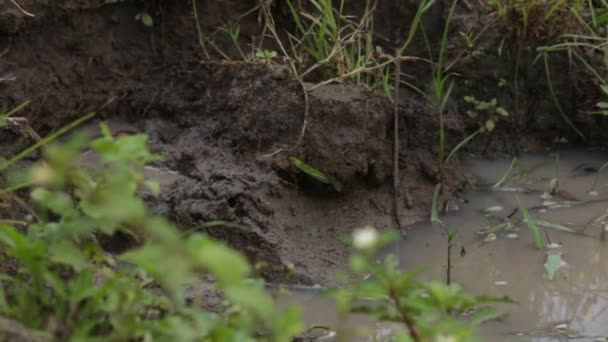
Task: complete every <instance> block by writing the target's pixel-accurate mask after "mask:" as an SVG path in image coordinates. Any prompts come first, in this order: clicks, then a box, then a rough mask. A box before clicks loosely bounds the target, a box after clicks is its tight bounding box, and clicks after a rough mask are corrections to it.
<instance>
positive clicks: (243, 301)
mask: <svg viewBox="0 0 608 342" xmlns="http://www.w3.org/2000/svg"><path fill="white" fill-rule="evenodd" d="M226 265H229V264H225V265H224V268H229V267H226ZM223 292H224V294H225V295H226V298H228V299H229V300H230V301H231V302H232V303H234V304H236V305H238V306H240V307H242V308H244V309H246V310H247V311H251V312H253V313H255V314H257V315H258V316H259V317H261V318H262V319H264V320H265V321H266V322H267V323H271V321H272V313H273V311H274V307H275V305H274V301H273V300H272V297H271V296H270V294H268V293H267V292H265V291H263V290H261V289H256V288H253V287H251V286H229V287H226V288H224V289H223Z"/></svg>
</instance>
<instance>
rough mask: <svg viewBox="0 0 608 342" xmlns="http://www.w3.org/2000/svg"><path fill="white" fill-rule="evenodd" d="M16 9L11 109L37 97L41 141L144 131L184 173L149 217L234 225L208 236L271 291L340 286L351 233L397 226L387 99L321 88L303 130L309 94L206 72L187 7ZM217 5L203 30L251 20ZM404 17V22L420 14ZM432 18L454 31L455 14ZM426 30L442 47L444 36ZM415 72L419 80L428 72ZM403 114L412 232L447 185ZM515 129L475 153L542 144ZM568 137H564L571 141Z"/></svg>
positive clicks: (5, 22) (288, 85) (415, 117)
mask: <svg viewBox="0 0 608 342" xmlns="http://www.w3.org/2000/svg"><path fill="white" fill-rule="evenodd" d="M20 3H21V5H22V6H23V7H24V8H27V9H28V11H31V12H32V13H35V15H36V17H34V18H28V17H27V16H24V14H23V13H22V12H20V11H16V10H15V9H14V8H10V5H4V6H5V7H4V8H2V9H1V10H0V24H1V25H0V58H1V60H2V64H1V65H0V92H1V94H2V95H1V96H2V98H1V101H2V104H3V105H5V106H7V107H13V106H15V105H17V104H19V103H21V102H23V101H26V100H30V101H31V105H30V106H29V107H28V108H27V110H26V111H24V112H22V113H20V114H21V115H23V116H24V117H26V118H27V119H28V120H29V122H30V124H31V126H32V127H33V129H34V130H35V131H37V132H39V133H40V134H45V133H48V132H50V131H52V130H54V129H56V128H58V127H60V126H62V125H64V124H66V123H68V122H70V121H71V120H73V119H74V118H76V117H78V116H80V115H82V113H85V112H88V111H96V112H98V117H97V119H98V120H107V121H109V122H110V123H111V125H115V130H125V131H128V132H143V133H146V134H148V135H149V136H150V145H151V148H152V150H153V151H155V152H157V153H160V154H162V155H163V156H165V157H166V159H167V161H166V163H165V164H164V167H167V168H169V169H171V170H174V171H176V172H177V173H178V176H176V177H175V179H174V180H171V182H169V183H168V184H166V186H165V187H163V191H162V194H161V195H160V196H159V197H157V198H150V204H151V206H152V207H153V208H154V210H155V211H156V212H159V213H162V214H165V215H167V216H168V217H169V218H170V219H171V220H173V221H174V222H176V223H177V224H178V225H179V226H180V227H183V228H184V229H192V228H193V227H194V228H197V227H198V228H200V227H202V226H203V225H204V224H205V223H208V222H213V221H222V222H224V223H225V224H224V225H220V226H217V227H213V228H200V229H201V230H204V231H206V232H207V233H209V234H210V235H212V236H214V237H217V238H219V239H222V240H223V241H225V242H226V243H227V244H229V245H231V246H232V247H235V248H236V249H238V250H241V251H243V252H244V253H245V254H246V255H247V256H248V257H249V258H250V259H251V260H252V261H253V262H254V263H256V265H257V266H258V269H259V270H260V273H261V274H262V275H263V276H265V277H266V278H267V279H269V280H271V281H274V282H287V283H298V284H304V285H312V284H315V283H320V284H324V285H327V284H331V283H332V282H333V280H332V275H333V273H334V270H335V269H336V268H337V267H339V265H341V264H342V263H343V262H344V261H345V260H346V257H347V256H348V253H349V251H348V249H347V248H346V247H344V244H343V243H342V242H341V238H343V237H344V236H347V235H348V234H349V233H350V232H351V230H352V229H354V228H357V227H360V226H363V225H367V224H369V225H374V226H376V227H379V228H384V227H394V217H393V212H392V205H393V204H392V203H393V188H392V185H391V184H392V167H391V165H392V156H391V146H392V135H391V134H392V133H391V132H392V126H391V125H392V120H391V117H392V108H391V107H392V106H391V104H390V102H389V101H388V100H387V99H386V98H385V97H383V96H382V95H379V94H374V93H370V92H368V91H366V90H363V89H359V88H354V87H352V86H349V85H346V84H339V85H328V86H325V87H321V88H317V89H316V90H315V91H312V92H311V93H310V111H309V115H308V116H309V117H307V118H305V110H304V108H305V99H304V95H303V93H302V89H301V85H300V84H299V83H298V82H297V81H296V80H295V79H294V78H293V77H292V76H291V75H290V74H289V72H287V71H286V70H284V69H282V68H280V67H279V68H277V67H268V66H264V65H251V64H243V63H228V64H226V63H201V58H200V57H201V56H200V47H199V46H198V42H197V33H196V26H195V22H194V20H193V16H192V12H191V8H190V7H189V6H188V5H187V4H185V3H177V2H171V3H168V2H163V1H154V2H149V3H146V4H141V3H138V2H125V3H120V4H117V5H105V3H104V1H57V2H56V3H54V4H51V3H47V2H34V1H21V2H20ZM210 3H212V4H211V5H208V6H211V7H209V8H204V9H203V10H209V11H207V12H204V13H203V12H201V16H202V19H203V21H204V22H206V23H207V24H206V25H211V23H213V22H214V21H213V20H212V18H213V17H217V16H218V15H219V14H222V15H226V16H227V17H231V16H235V15H236V14H239V13H243V12H245V11H246V10H247V9H248V8H246V7H247V6H246V5H247V4H246V3H240V2H239V5H238V6H236V5H235V6H233V7H231V8H229V9H228V7H226V6H228V5H227V4H221V3H214V2H210ZM229 3H230V2H229ZM233 5H234V4H233ZM7 6H8V7H7ZM408 6H410V5H408ZM406 7H407V6H406ZM410 7H411V6H410ZM142 8H143V9H145V10H146V11H147V12H148V13H150V14H151V15H152V16H153V18H154V20H155V25H154V27H152V28H148V27H146V26H144V25H142V23H140V22H138V21H136V20H134V17H135V16H136V15H137V14H138V13H140V11H141V10H142ZM382 8H383V10H382V11H384V12H382V13H385V12H386V11H387V10H390V8H389V7H386V6H384V7H382ZM408 8H409V7H407V8H405V7H404V8H399V9H398V10H397V11H396V12H397V14H399V15H401V14H403V15H405V16H408V15H411V14H412V13H411V12H412V11H411V9H409V10H408ZM412 8H413V7H412ZM279 10H280V9H277V11H279ZM435 12H437V13H435ZM435 12H434V13H433V14H432V15H433V16H434V17H439V18H442V16H443V10H440V11H435ZM210 17H211V18H210ZM206 19H209V20H207V21H205V20H206ZM215 21H217V18H216V20H215ZM430 21H431V20H429V22H430ZM396 22H397V18H396V17H392V20H389V21H388V22H387V25H388V26H387V27H388V29H387V28H383V29H382V28H381V29H380V30H381V31H382V30H392V29H393V28H392V27H393V26H395V25H396V24H395V23H396ZM441 23H442V20H439V21H438V22H437V23H436V24H434V25H439V24H441ZM391 25H392V26H391ZM428 25H431V24H428ZM259 29H260V28H259V27H257V26H256V25H255V20H253V19H252V20H250V21H245V22H244V23H243V30H244V31H246V32H248V34H254V33H255V32H256V30H259ZM395 29H396V30H397V31H398V32H401V33H405V32H407V30H405V29H403V28H399V27H397V28H395ZM429 32H430V33H429V34H430V35H431V38H432V36H436V33H439V32H441V30H440V29H437V28H435V30H430V31H429ZM433 32H435V33H433ZM244 35H245V34H244ZM407 68H409V69H406V71H411V72H412V74H419V73H420V74H421V73H423V72H424V70H425V69H424V68H419V67H418V66H408V67H407ZM488 68H490V67H488ZM422 82H423V83H424V82H426V81H424V79H423V80H422ZM453 107H454V108H455V109H454V110H451V111H450V112H449V113H448V114H447V116H446V117H447V120H446V125H447V127H446V128H447V135H448V137H449V141H448V145H449V146H455V145H456V144H457V142H459V141H460V140H462V138H464V137H465V136H466V135H467V131H468V129H469V128H470V127H471V126H473V127H474V126H475V124H474V123H473V124H471V123H470V122H468V121H467V120H466V119H465V117H464V116H463V115H461V113H460V111H461V110H460V109H458V106H457V104H455V105H454V106H453ZM399 115H400V121H401V123H402V124H401V127H400V128H401V129H400V132H399V140H400V142H401V150H400V154H399V155H400V158H399V167H400V170H401V171H400V172H401V177H400V184H399V192H401V193H402V194H403V196H402V198H401V199H400V202H399V203H398V207H399V216H400V217H401V221H402V223H404V224H405V225H409V224H412V223H414V222H417V221H419V220H421V219H423V218H425V217H427V215H428V209H429V207H430V202H431V197H432V190H433V187H434V184H436V183H437V181H438V171H437V169H438V167H437V161H436V159H437V155H438V153H437V148H436V145H437V143H436V142H437V139H438V137H437V132H438V129H439V122H438V120H437V116H436V114H435V113H433V112H432V111H431V110H430V109H429V108H428V106H427V105H426V104H425V102H424V100H423V99H422V98H421V97H419V96H413V95H407V94H406V95H404V96H403V101H402V103H401V104H400V112H399ZM305 119H306V120H305ZM305 121H306V124H305ZM517 125H521V123H520V122H519V121H517V120H515V121H513V123H511V124H507V125H506V128H505V130H504V132H501V133H500V134H497V138H495V139H494V140H492V141H490V142H487V141H483V142H479V143H477V142H475V143H474V145H473V148H475V146H477V149H479V150H483V149H485V150H487V145H488V144H492V146H503V145H509V147H512V146H513V145H517V146H519V147H524V148H525V147H530V146H532V145H531V144H528V143H526V139H514V136H513V134H520V130H517V129H509V127H510V128H514V127H515V128H517V127H520V126H517ZM304 126H305V130H303V127H304ZM535 127H536V126H535ZM556 127H557V128H556V130H557V131H556V132H555V133H556V134H559V133H560V132H561V131H560V130H561V129H562V128H561V126H559V125H558V126H556ZM588 127H593V125H589V126H588ZM302 132H304V133H302ZM531 134H533V132H532V133H531ZM566 134H568V133H566ZM0 138H1V141H2V142H3V143H2V151H3V155H5V156H8V155H12V153H14V152H15V151H18V150H20V149H22V148H23V146H25V144H26V143H28V142H23V141H22V142H18V143H15V141H18V136H17V135H16V134H14V133H12V132H8V131H3V132H2V133H1V136H0ZM534 141H536V140H534ZM514 142H515V143H514ZM475 144H477V145H475ZM482 144H483V145H482ZM479 146H482V147H483V146H485V147H486V148H480V147H479ZM542 147H544V146H542ZM495 150H500V151H502V150H504V149H503V148H500V147H498V148H496V149H495ZM289 157H297V158H299V159H301V160H304V161H305V162H306V163H308V164H310V165H312V166H313V167H315V168H317V169H319V170H322V171H323V172H326V173H329V174H331V175H333V176H334V177H336V178H337V179H338V180H339V181H340V182H341V183H342V184H343V185H344V189H343V190H342V191H341V192H336V191H335V190H334V189H333V188H332V187H330V186H325V185H323V184H319V183H318V182H315V181H314V180H312V179H310V178H308V177H307V176H306V175H305V174H303V173H302V172H300V171H298V169H297V168H295V167H294V166H293V165H292V163H291V162H290V160H289ZM464 176H465V171H464V169H463V168H462V166H461V165H460V162H459V161H457V160H456V159H454V160H453V161H451V162H450V165H449V167H448V170H447V180H446V188H445V194H446V196H445V198H443V201H448V200H450V198H451V197H452V194H454V193H455V192H456V191H457V190H458V189H459V188H461V185H462V184H463V182H464V179H465V177H464Z"/></svg>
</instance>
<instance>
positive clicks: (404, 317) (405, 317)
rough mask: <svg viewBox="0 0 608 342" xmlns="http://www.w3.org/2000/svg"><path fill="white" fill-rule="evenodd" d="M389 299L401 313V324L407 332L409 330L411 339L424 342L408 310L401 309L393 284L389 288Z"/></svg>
mask: <svg viewBox="0 0 608 342" xmlns="http://www.w3.org/2000/svg"><path fill="white" fill-rule="evenodd" d="M389 297H390V299H391V300H392V301H393V304H394V305H395V307H396V309H397V310H398V311H399V314H400V315H401V322H403V324H404V325H405V327H406V328H407V330H409V332H410V337H411V338H412V340H414V341H415V342H418V341H422V339H421V337H420V333H418V329H416V324H415V323H414V320H413V319H412V318H411V317H410V315H409V313H408V312H407V308H404V307H401V305H400V304H399V297H398V296H397V291H395V287H394V286H393V285H392V284H391V285H390V286H389Z"/></svg>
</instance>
